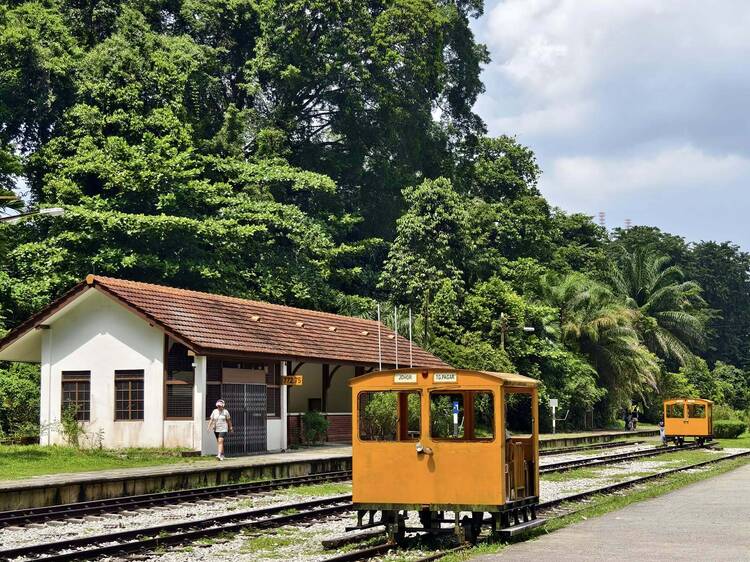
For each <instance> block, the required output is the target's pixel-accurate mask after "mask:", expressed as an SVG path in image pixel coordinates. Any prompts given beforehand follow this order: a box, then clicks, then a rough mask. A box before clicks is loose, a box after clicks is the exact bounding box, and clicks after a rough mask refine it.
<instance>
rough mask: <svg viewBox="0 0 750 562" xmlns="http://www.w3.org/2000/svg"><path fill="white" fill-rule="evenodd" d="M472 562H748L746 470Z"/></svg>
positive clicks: (749, 487)
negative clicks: (650, 561)
mask: <svg viewBox="0 0 750 562" xmlns="http://www.w3.org/2000/svg"><path fill="white" fill-rule="evenodd" d="M472 560H473V561H474V562H477V561H483V562H489V561H497V562H510V561H527V560H534V561H535V562H539V561H543V560H549V561H555V562H558V561H564V560H575V561H576V562H579V561H593V560H597V561H598V560H608V561H609V560H627V561H629V562H632V561H637V562H642V561H644V560H659V561H663V560H679V561H680V562H686V561H690V560H701V561H704V560H717V561H718V560H721V561H735V560H750V465H746V466H743V467H741V468H739V469H737V470H734V471H732V472H729V473H727V474H723V475H722V476H718V477H716V478H712V479H709V480H704V481H703V482H698V483H696V484H693V485H691V486H688V487H686V488H682V489H680V490H677V491H675V492H672V493H669V494H666V495H664V496H661V497H658V498H655V499H652V500H648V501H643V502H640V503H636V504H632V505H630V506H628V507H626V508H623V509H621V510H619V511H613V512H611V513H608V514H607V515H604V516H602V517H598V518H595V519H591V520H588V521H584V522H582V523H578V524H575V525H571V526H570V527H566V528H564V529H560V530H559V531H555V532H554V533H551V534H549V535H545V536H543V537H541V538H539V539H536V540H533V541H529V542H525V543H518V544H514V545H511V546H509V547H508V548H507V549H505V550H504V551H503V552H501V553H499V554H495V555H485V556H481V557H477V558H473V559H472Z"/></svg>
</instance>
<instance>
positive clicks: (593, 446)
mask: <svg viewBox="0 0 750 562" xmlns="http://www.w3.org/2000/svg"><path fill="white" fill-rule="evenodd" d="M641 443H643V441H610V442H609V443H592V444H590V445H577V446H574V447H557V448H556V449H539V455H540V456H542V457H546V456H551V455H564V454H567V453H575V452H577V451H593V450H594V449H614V448H617V447H627V446H629V445H639V444H641Z"/></svg>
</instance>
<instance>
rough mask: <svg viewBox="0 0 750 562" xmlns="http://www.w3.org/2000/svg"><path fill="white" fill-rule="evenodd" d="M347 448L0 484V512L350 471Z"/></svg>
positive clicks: (203, 461) (209, 460)
mask: <svg viewBox="0 0 750 562" xmlns="http://www.w3.org/2000/svg"><path fill="white" fill-rule="evenodd" d="M351 454H352V451H351V447H348V446H335V445H333V446H326V447H314V448H310V449H302V450H299V451H290V452H286V453H270V454H265V455H255V456H251V457H239V458H228V459H226V460H224V461H219V460H217V459H216V458H213V457H211V458H206V459H205V460H204V459H200V460H196V461H195V462H184V463H180V464H166V465H159V466H146V467H139V468H120V469H110V470H97V471H92V472H75V473H64V474H51V475H44V476H34V477H32V478H28V479H23V480H5V481H0V511H6V510H10V509H21V508H25V507H42V506H47V505H58V504H64V503H73V502H79V501H87V500H97V499H103V498H114V497H118V496H133V495H138V494H147V493H151V492H158V491H167V490H181V489H187V488H197V487H202V486H213V485H216V484H227V483H230V482H237V481H239V480H265V479H272V478H285V477H291V476H304V475H307V474H314V473H319V472H331V471H339V470H351V467H352V457H351Z"/></svg>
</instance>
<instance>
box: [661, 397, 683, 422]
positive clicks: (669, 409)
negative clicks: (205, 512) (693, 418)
mask: <svg viewBox="0 0 750 562" xmlns="http://www.w3.org/2000/svg"><path fill="white" fill-rule="evenodd" d="M676 406H681V407H682V414H680V415H679V416H673V415H671V414H672V413H673V412H674V411H676V410H674V408H675V407H676ZM666 410H667V411H666V414H665V417H666V418H669V419H671V420H681V419H684V418H685V401H684V400H681V401H679V402H672V403H669V404H667V407H666Z"/></svg>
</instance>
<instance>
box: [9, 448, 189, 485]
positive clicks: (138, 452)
mask: <svg viewBox="0 0 750 562" xmlns="http://www.w3.org/2000/svg"><path fill="white" fill-rule="evenodd" d="M195 460H197V459H196V457H182V456H181V450H179V449H76V448H74V447H63V446H57V445H52V446H41V445H0V480H12V479H16V478H28V477H31V476H40V475H44V474H59V473H65V472H86V471H90V470H105V469H114V468H134V467H140V466H155V465H162V464H174V463H184V462H194V461H195Z"/></svg>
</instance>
